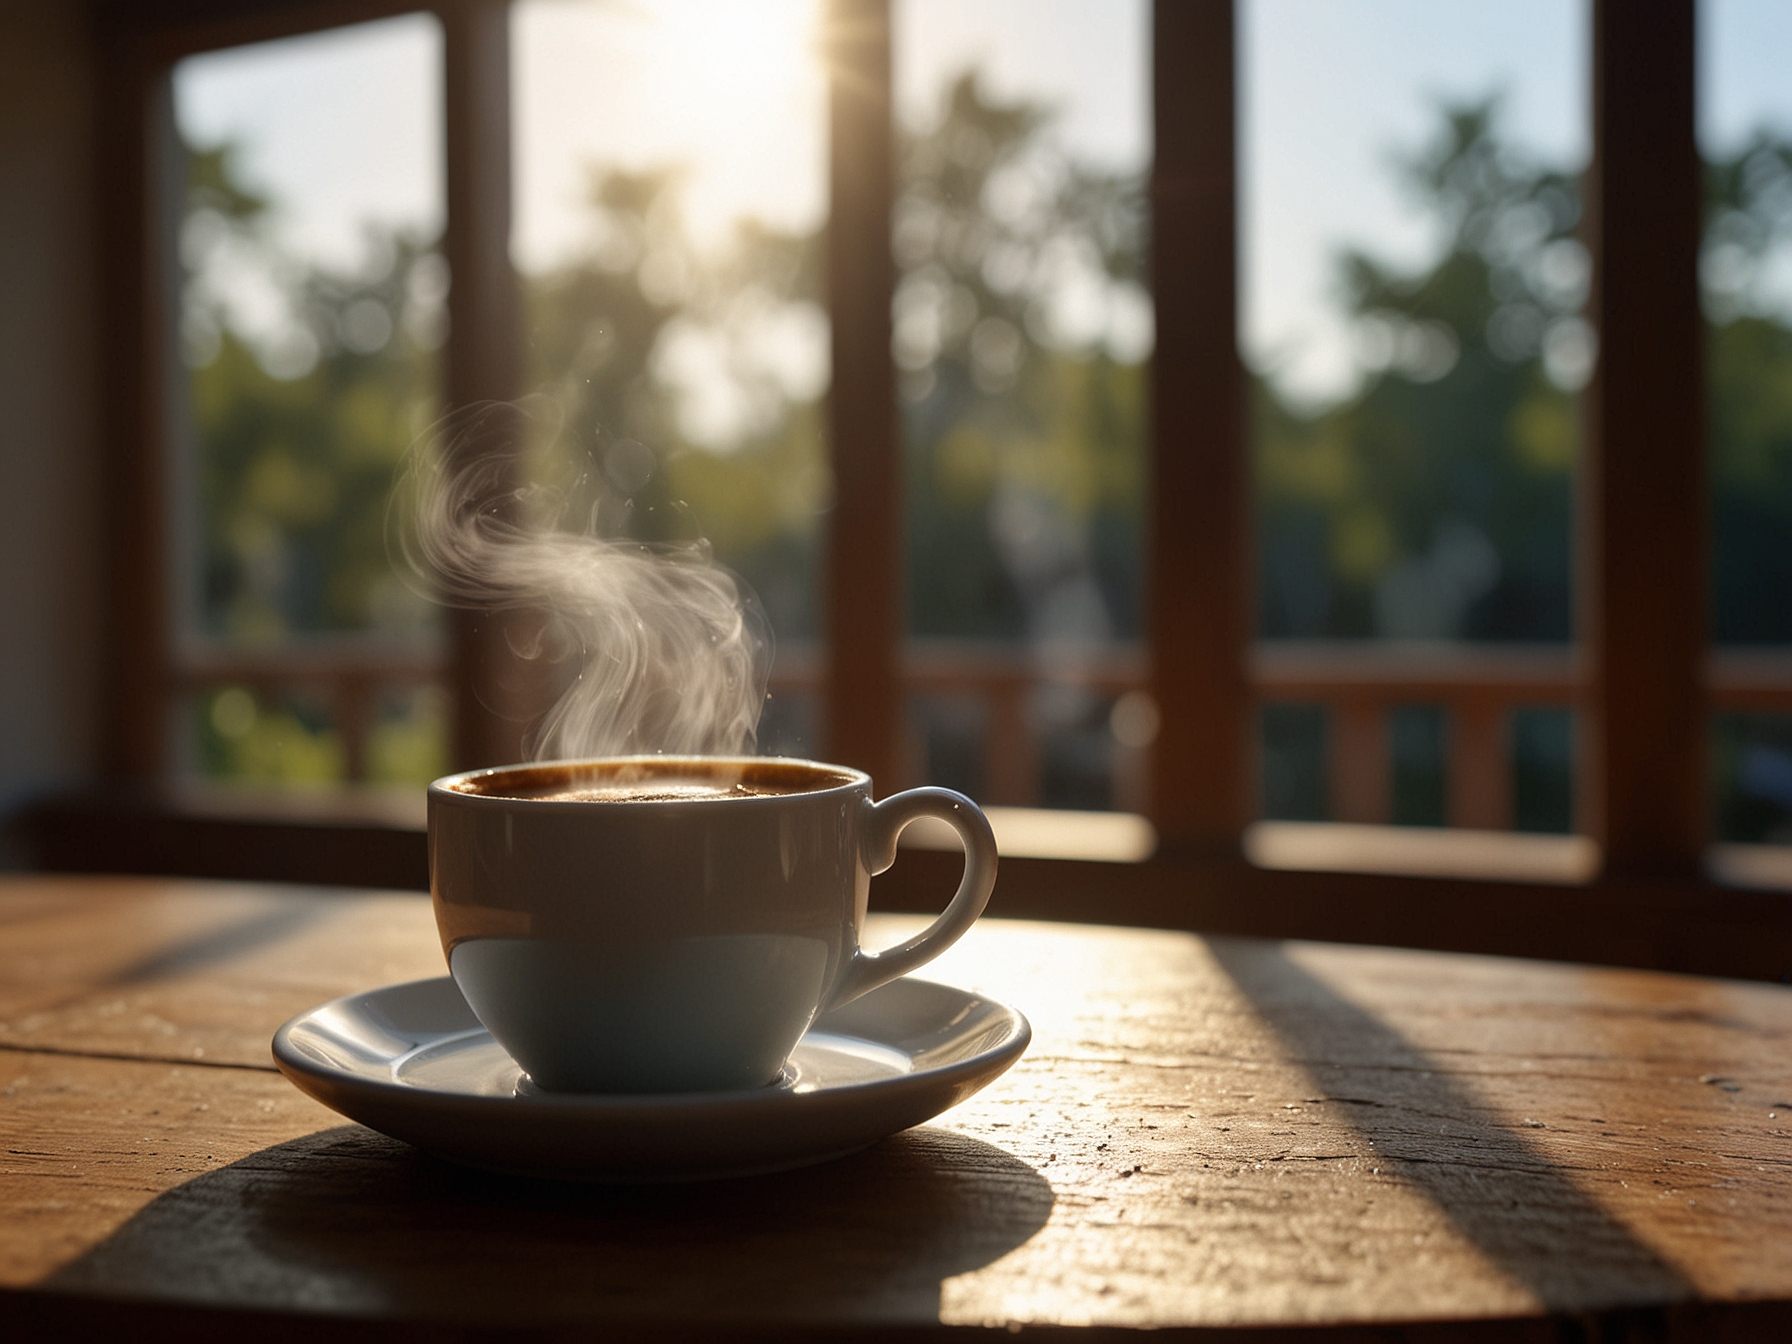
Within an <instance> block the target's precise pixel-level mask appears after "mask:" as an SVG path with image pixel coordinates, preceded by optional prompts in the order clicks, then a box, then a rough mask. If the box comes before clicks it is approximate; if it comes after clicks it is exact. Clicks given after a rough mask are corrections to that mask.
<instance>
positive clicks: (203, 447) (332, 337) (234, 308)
mask: <svg viewBox="0 0 1792 1344" xmlns="http://www.w3.org/2000/svg"><path fill="white" fill-rule="evenodd" d="M188 164H189V177H188V191H189V194H188V212H187V217H186V221H185V224H184V227H183V232H182V255H183V259H184V262H185V267H186V274H185V279H184V284H183V291H182V292H183V309H182V335H183V349H184V352H185V355H186V360H187V363H188V366H189V368H190V369H191V380H190V384H189V395H188V402H187V405H188V412H189V414H190V416H191V418H192V427H193V440H194V445H195V451H196V459H197V460H196V468H197V473H196V474H197V488H198V501H197V502H198V517H199V520H200V527H199V531H198V538H197V541H198V555H197V556H196V557H195V559H196V562H197V569H198V578H199V592H198V613H197V614H198V617H199V625H200V630H201V632H202V633H204V634H205V635H207V636H210V637H213V638H221V639H225V640H228V641H230V642H233V643H249V644H269V643H279V642H282V641H285V640H289V639H291V638H294V637H298V636H304V635H316V634H324V633H343V632H351V631H366V632H374V631H377V632H381V633H383V634H386V635H390V636H395V637H405V638H418V637H427V635H428V634H429V632H430V631H431V630H433V628H434V620H433V615H432V613H431V611H430V609H429V608H428V607H427V605H426V604H424V603H422V602H420V601H419V600H417V599H416V598H415V597H414V596H413V595H411V594H409V593H408V592H407V591H406V590H405V589H404V588H403V587H402V586H401V585H400V584H398V583H397V582H396V581H395V580H394V578H393V576H392V573H391V568H390V566H389V565H388V563H387V559H386V550H385V528H384V517H385V503H386V496H387V493H388V491H389V489H390V487H391V481H392V471H393V468H394V466H395V465H396V463H397V462H398V460H399V458H400V456H401V455H402V454H403V453H404V451H405V449H406V448H407V447H408V446H409V445H410V443H411V442H412V440H413V439H414V438H416V436H417V435H418V434H419V433H421V432H422V430H423V429H424V428H425V427H427V425H428V424H429V423H430V422H431V421H432V420H434V419H435V416H436V413H437V410H436V408H437V404H438V402H437V392H436V377H435V374H436V370H435V358H434V351H435V349H436V347H438V346H439V345H440V344H441V340H442V334H443V332H442V324H443V315H442V299H443V297H444V295H445V294H446V290H447V277H446V272H445V268H444V267H443V265H442V262H441V259H440V257H439V256H438V255H437V254H436V252H435V251H434V249H433V244H431V243H429V242H426V241H424V240H422V239H417V238H413V237H408V236H405V235H402V234H398V235H391V234H387V233H383V232H377V231H369V233H368V235H367V238H366V245H365V252H364V260H363V262H362V265H361V266H360V267H359V268H358V269H357V270H355V271H353V272H350V273H337V272H334V271H331V270H329V269H326V268H323V267H318V266H306V265H300V264H297V263H295V262H294V261H292V260H291V259H290V258H287V257H285V256H283V255H281V253H280V252H279V250H278V249H277V248H276V247H275V246H274V244H273V243H272V241H271V240H270V239H269V237H268V236H267V234H266V232H265V231H264V229H263V227H262V225H263V221H264V218H265V213H266V207H267V203H266V202H265V201H264V200H262V199H261V198H259V197H257V196H256V195H254V194H253V193H251V192H249V191H248V190H246V189H245V188H244V187H242V186H241V185H240V183H239V182H238V180H237V177H236V173H235V170H234V167H233V154H232V150H231V147H230V146H228V145H224V146H219V147H214V148H212V149H202V150H196V151H193V152H192V153H191V154H190V155H189V158H188ZM245 275H249V276H253V277H256V278H257V279H258V280H259V282H260V283H261V284H263V285H265V286H266V287H267V289H268V290H270V291H271V292H272V294H273V296H274V303H275V306H276V310H277V316H276V317H275V318H274V319H273V320H272V322H266V321H264V322H262V323H259V324H256V323H251V322H249V321H247V320H245V318H244V317H243V315H242V314H241V313H240V312H239V311H238V308H239V305H240V303H241V301H242V300H241V294H242V290H243V287H244V285H245V280H244V276H245ZM257 328H259V329H257ZM252 331H253V333H254V334H253V335H251V334H250V333H251V332H252Z"/></svg>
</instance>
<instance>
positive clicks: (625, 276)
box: [525, 169, 828, 637]
mask: <svg viewBox="0 0 1792 1344" xmlns="http://www.w3.org/2000/svg"><path fill="white" fill-rule="evenodd" d="M678 193H679V174H678V173H677V172H676V171H674V170H671V169H656V170H651V171H645V172H638V173H631V172H610V173H604V174H597V175H594V177H593V182H592V188H591V193H590V202H591V224H592V242H591V248H590V253H589V255H588V256H587V257H585V258H582V259H580V260H578V261H576V262H574V263H572V264H570V265H567V266H564V267H562V268H560V269H559V270H557V271H554V272H552V273H550V274H546V275H542V276H537V277H532V278H530V279H529V280H528V281H527V283H526V288H525V302H526V311H527V314H528V317H527V322H528V329H529V381H530V385H531V386H532V387H533V388H535V389H536V390H537V393H538V395H539V396H540V397H542V398H544V399H545V401H546V403H547V406H548V407H549V411H548V413H547V414H545V415H544V416H542V417H541V419H540V422H539V423H540V425H541V430H540V433H539V436H538V439H537V441H536V442H535V443H534V444H533V445H532V446H531V458H532V473H533V475H534V477H535V479H537V480H538V481H542V482H545V483H548V484H550V485H552V486H553V487H554V490H553V492H552V493H553V494H554V495H555V496H556V497H559V498H564V499H571V500H575V501H577V504H576V506H575V508H576V512H577V513H578V514H579V515H580V519H581V521H582V520H583V519H584V518H585V517H586V516H588V517H589V518H590V519H591V520H592V521H593V522H594V524H595V525H596V527H597V528H598V530H599V532H600V533H602V534H603V535H606V536H613V537H631V538H635V539H637V540H641V541H644V542H657V541H668V540H677V541H689V540H694V539H696V538H699V537H702V538H706V539H707V540H708V541H709V543H710V545H711V546H712V547H713V548H714V551H715V554H716V556H717V557H718V558H719V559H720V560H721V561H722V562H723V563H725V564H727V565H729V566H730V567H731V568H733V569H735V570H736V571H737V572H739V573H740V574H741V575H742V576H743V577H744V578H745V579H746V580H747V582H748V583H749V584H750V585H751V586H752V587H753V588H754V590H755V591H756V592H757V593H758V594H759V596H760V599H761V601H762V602H763V603H764V605H765V607H766V610H767V614H768V616H769V617H770V619H771V623H772V626H773V629H774V630H775V631H777V632H778V633H779V634H780V635H783V636H785V637H792V636H795V637H801V636H804V635H809V634H812V633H813V632H814V630H815V628H816V618H815V568H816V544H817V537H818V526H817V524H818V519H819V516H820V513H821V511H822V509H823V508H824V507H825V503H826V498H827V492H828V473H827V460H826V450H825V444H824V441H823V437H822V418H821V409H820V404H819V402H818V401H817V400H816V399H815V398H814V397H813V396H810V397H807V398H797V397H792V396H790V395H788V394H787V393H786V392H785V391H784V390H782V388H781V387H780V386H779V385H778V383H777V380H776V378H775V377H774V376H773V375H772V374H771V373H770V372H769V371H768V370H767V369H766V367H765V366H764V365H763V363H762V362H761V361H758V360H756V359H755V358H754V357H753V355H754V342H755V341H756V340H757V339H760V338H762V337H763V336H764V333H765V331H766V324H767V323H769V322H772V321H775V320H777V319H779V318H781V317H788V316H789V315H790V314H791V313H792V312H799V313H800V311H801V309H802V308H803V306H804V305H809V306H810V307H813V306H814V305H815V304H816V302H817V300H818V299H819V296H820V249H821V239H820V236H819V235H791V234H786V233H781V232H778V231H776V230H773V229H769V228H767V227H765V226H763V225H760V224H757V223H754V222H752V221H745V222H743V223H741V224H740V225H739V226H738V227H737V229H736V231H735V234H734V236H733V238H732V239H731V240H730V242H729V245H728V246H727V247H725V248H724V249H723V250H722V252H721V254H720V255H717V256H704V255H701V254H700V253H699V251H698V250H697V248H696V246H695V245H694V243H693V242H692V240H691V239H690V238H689V236H688V235H687V233H686V230H685V227H684V223H683V219H682V216H681V213H680V209H679V197H678ZM675 337H677V338H682V339H685V340H696V341H709V342H711V343H712V344H715V345H719V346H720V347H721V348H722V349H723V351H724V354H725V360H724V362H723V366H722V367H721V368H720V369H718V370H715V371H714V372H713V375H712V376H713V377H716V378H719V379H721V380H722V381H724V382H725V384H726V388H725V389H724V390H725V391H727V392H729V393H731V394H732V395H733V396H734V397H735V398H736V399H737V400H738V402H739V403H740V405H741V406H742V407H744V409H743V410H742V411H741V413H740V414H738V415H737V416H736V423H735V425H734V426H733V432H732V434H731V435H730V437H729V439H728V440H727V441H726V442H722V443H719V444H701V443H698V442H695V441H694V440H693V438H692V436H691V435H690V434H689V433H687V432H686V426H685V417H683V416H681V414H680V412H681V393H680V389H679V388H678V387H677V386H676V385H675V384H674V382H673V380H672V379H671V377H670V376H669V375H668V372H667V370H666V368H665V362H666V357H667V352H668V348H669V346H670V345H671V343H672V341H673V338H675Z"/></svg>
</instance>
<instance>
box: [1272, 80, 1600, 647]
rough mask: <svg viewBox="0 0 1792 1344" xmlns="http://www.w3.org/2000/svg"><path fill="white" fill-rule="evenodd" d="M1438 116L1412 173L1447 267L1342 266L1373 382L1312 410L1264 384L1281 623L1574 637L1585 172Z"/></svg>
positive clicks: (1275, 616)
mask: <svg viewBox="0 0 1792 1344" xmlns="http://www.w3.org/2000/svg"><path fill="white" fill-rule="evenodd" d="M1495 114H1496V105H1495V104H1494V102H1493V101H1492V100H1488V101H1484V102H1480V103H1475V104H1468V105H1463V106H1453V107H1446V108H1445V109H1444V115H1443V125H1442V127H1441V128H1440V132H1439V134H1438V135H1437V137H1436V138H1435V139H1434V140H1433V142H1432V143H1431V144H1430V145H1428V146H1427V147H1426V148H1425V149H1424V150H1423V151H1421V152H1420V153H1418V154H1416V155H1414V156H1412V157H1411V158H1409V159H1408V160H1407V161H1406V162H1405V163H1404V164H1403V165H1402V172H1403V176H1404V178H1405V181H1406V184H1407V186H1408V187H1409V188H1410V189H1411V190H1412V191H1413V193H1414V195H1415V196H1416V198H1417V200H1418V202H1419V204H1420V205H1421V206H1422V207H1423V209H1424V210H1425V212H1426V214H1427V215H1428V216H1429V217H1430V218H1431V219H1432V220H1433V221H1434V222H1435V224H1436V226H1437V228H1438V230H1439V232H1440V234H1441V236H1442V246H1441V248H1440V255H1439V257H1438V259H1437V260H1436V261H1435V262H1434V263H1432V264H1430V265H1428V266H1423V267H1417V268H1405V269H1403V268H1399V267H1395V266H1392V265H1389V264H1387V263H1384V262H1380V261H1377V260H1375V259H1374V258H1373V257H1371V256H1369V255H1367V254H1365V253H1363V252H1360V251H1355V250H1347V251H1346V252H1344V253H1343V254H1342V255H1341V257H1340V266H1339V269H1340V280H1341V285H1340V289H1341V294H1342V301H1343V303H1344V305H1345V307H1346V310H1347V311H1348V313H1349V315H1350V317H1351V318H1352V320H1353V323H1354V327H1355V332H1356V338H1357V357H1358V360H1359V363H1360V364H1361V366H1362V368H1363V369H1364V372H1365V380H1364V382H1363V384H1362V386H1361V388H1360V390H1359V391H1358V392H1357V393H1356V394H1355V395H1354V396H1353V397H1351V398H1349V399H1348V400H1346V401H1345V402H1344V403H1343V404H1341V405H1338V406H1336V407H1333V408H1329V409H1326V410H1324V411H1321V412H1319V413H1316V414H1315V413H1308V414H1302V413H1301V412H1299V411H1297V410H1296V409H1295V408H1293V407H1292V406H1291V405H1290V404H1289V403H1288V402H1286V401H1285V400H1284V399H1282V398H1281V397H1280V396H1278V395H1277V392H1276V390H1275V387H1274V385H1273V383H1272V382H1270V381H1268V380H1264V381H1262V382H1261V383H1260V384H1259V386H1258V391H1257V414H1256V423H1257V448H1256V453H1257V473H1258V490H1259V510H1260V513H1259V527H1260V546H1261V572H1262V586H1261V593H1262V618H1261V619H1262V630H1263V633H1264V634H1265V635H1268V636H1272V637H1273V636H1302V637H1315V636H1367V635H1393V636H1405V637H1429V638H1442V637H1468V638H1482V639H1546V640H1559V639H1566V638H1568V636H1569V630H1570V608H1569V544H1570V543H1569V537H1570V528H1569V516H1568V510H1569V478H1570V469H1571V467H1572V464H1573V459H1574V450H1575V440H1576V430H1575V420H1574V410H1573V403H1572V398H1571V393H1572V392H1573V391H1574V390H1576V389H1577V388H1578V387H1579V386H1581V385H1582V384H1583V383H1584V381H1585V379H1586V377H1587V375H1588V373H1589V371H1590V369H1591V363H1592V334H1591V331H1590V330H1589V328H1588V327H1587V326H1586V324H1585V323H1584V322H1583V321H1582V320H1581V319H1580V318H1579V317H1578V316H1577V313H1578V309H1579V307H1580V304H1581V302H1582V299H1583V298H1584V296H1585V292H1586V284H1587V278H1588V264H1587V259H1586V254H1585V251H1584V249H1583V248H1582V247H1581V245H1580V243H1579V242H1577V241H1576V240H1575V238H1574V236H1573V230H1574V227H1575V224H1576V222H1577V220H1578V217H1579V206H1578V204H1577V200H1576V194H1575V190H1574V184H1573V182H1572V181H1571V180H1570V179H1568V178H1567V177H1566V176H1564V175H1563V174H1561V173H1559V172H1556V171H1553V170H1550V169H1547V168H1543V167H1540V166H1537V165H1534V164H1531V163H1528V162H1527V161H1526V160H1524V159H1523V158H1522V157H1521V156H1519V155H1518V154H1516V153H1515V152H1514V151H1513V150H1512V149H1511V148H1510V147H1508V146H1505V145H1503V144H1502V143H1501V142H1500V140H1499V138H1498V137H1497V135H1496V115H1495Z"/></svg>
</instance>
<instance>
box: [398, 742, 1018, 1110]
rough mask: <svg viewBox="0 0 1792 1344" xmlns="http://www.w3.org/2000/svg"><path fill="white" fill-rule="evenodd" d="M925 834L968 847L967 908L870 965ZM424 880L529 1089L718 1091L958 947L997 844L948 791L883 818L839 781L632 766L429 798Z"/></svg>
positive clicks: (478, 776)
mask: <svg viewBox="0 0 1792 1344" xmlns="http://www.w3.org/2000/svg"><path fill="white" fill-rule="evenodd" d="M544 795H557V796H544ZM923 816H932V817H938V818H940V819H941V820H943V821H945V822H946V823H947V824H948V825H950V826H951V827H952V828H953V829H954V830H956V831H957V832H958V835H959V838H960V839H961V840H962V841H963V843H964V847H965V869H964V877H963V879H962V880H961V881H960V883H959V886H958V891H957V894H955V895H954V896H953V897H952V900H951V902H950V903H949V904H948V905H947V906H946V909H945V911H944V913H942V914H941V915H940V917H939V918H938V919H936V920H935V921H934V922H933V923H932V924H931V925H929V926H928V927H927V928H926V929H925V930H924V931H923V932H921V933H920V934H918V935H917V936H915V937H913V938H911V939H909V940H908V941H907V942H905V943H903V944H901V945H900V946H899V947H895V948H892V949H890V950H889V951H887V952H882V953H878V954H876V955H873V954H870V953H867V952H864V951H863V950H861V949H860V947H859V933H860V930H861V928H862V927H863V924H864V918H865V911H866V902H867V895H868V888H869V885H870V880H871V876H872V874H874V873H880V872H882V871H883V870H884V869H886V868H888V867H889V866H890V864H891V863H892V862H893V861H894V860H895V857H896V838H897V836H898V834H899V833H900V832H901V831H902V829H903V827H905V826H907V825H908V824H909V823H910V822H911V821H914V820H916V819H917V818H919V817H923ZM429 867H430V891H431V894H432V896H433V898H434V902H435V912H436V925H437V928H438V930H439V931H440V933H441V936H442V950H443V952H444V953H445V954H446V955H447V958H448V966H449V970H450V972H451V973H452V974H453V976H454V980H455V983H456V984H457V985H458V986H459V987H460V990H461V993H462V994H463V995H465V996H466V1000H467V1002H468V1004H469V1005H470V1006H471V1007H472V1009H473V1012H474V1013H475V1014H476V1015H477V1016H478V1018H479V1020H480V1022H481V1023H483V1024H484V1025H485V1027H486V1029H487V1030H488V1031H490V1032H491V1034H492V1036H493V1037H494V1038H495V1039H496V1040H497V1041H498V1043H499V1044H500V1045H502V1046H503V1047H504V1048H505V1049H506V1050H508V1051H509V1052H510V1053H511V1055H512V1056H513V1057H514V1058H515V1059H516V1061H517V1062H518V1063H519V1064H520V1065H521V1066H522V1067H523V1069H524V1070H525V1071H526V1072H527V1073H528V1074H529V1076H530V1078H531V1079H532V1080H533V1081H534V1083H535V1084H536V1085H537V1086H538V1087H540V1088H542V1089H543V1090H546V1091H555V1092H683V1091H710V1090H717V1091H720V1090H733V1089H739V1088H747V1087H756V1086H762V1085H765V1084H768V1083H771V1082H774V1081H776V1080H777V1078H778V1077H779V1076H780V1074H781V1072H782V1070H783V1066H784V1062H785V1060H786V1059H787V1058H788V1057H789V1055H790V1052H791V1050H792V1049H793V1048H794V1047H795V1045H796V1043H797V1041H798V1039H799V1038H800V1037H801V1036H802V1034H803V1032H804V1031H806V1030H807V1029H808V1027H809V1025H810V1023H811V1022H813V1021H814V1019H815V1016H816V1014H817V1012H819V1011H823V1010H825V1009H828V1008H832V1007H836V1006H838V1005H840V1004H843V1003H847V1002H850V1001H851V1000H853V999H855V998H858V997H859V996H860V995H861V994H864V993H866V992H867V991H869V990H872V989H875V988H877V986H879V985H882V984H885V983H887V982H889V981H891V980H894V979H896V978H897V977H898V976H901V975H906V974H907V973H908V972H910V971H912V970H914V969H915V968H916V967H918V966H920V965H921V964H922V963H923V962H926V961H929V960H931V959H932V958H933V957H935V956H938V955H939V953H941V952H943V951H944V950H945V949H946V948H947V947H949V946H951V944H952V943H953V942H955V941H956V940H957V939H958V938H959V937H960V936H961V935H963V933H964V932H965V930H966V929H968V928H969V927H970V926H971V924H972V923H973V922H974V921H975V920H976V918H977V916H978V915H980V914H981V913H982V912H983V908H984V906H985V905H986V904H987V903H988V901H989V894H990V890H991V888H992V887H993V886H994V885H995V875H996V845H995V837H994V835H993V834H992V833H991V831H990V829H989V822H988V821H987V820H986V819H985V818H984V816H983V814H982V813H981V812H980V811H978V809H977V806H976V804H974V803H972V802H971V800H970V799H968V798H966V797H964V796H963V795H962V794H957V793H953V792H951V791H950V790H947V789H933V788H928V789H911V790H909V791H908V792H906V793H899V794H896V795H895V796H894V797H890V798H886V799H884V800H883V801H882V802H877V803H874V802H872V800H871V779H870V777H869V776H868V775H865V774H863V773H861V772H859V771H857V770H849V769H846V768H844V767H842V766H834V765H823V764H819V763H817V762H814V761H800V760H790V759H784V758H778V757H665V756H637V757H615V758H608V759H601V760H590V761H561V762H550V763H546V764H542V765H528V766H506V767H500V768H498V769H492V770H476V771H472V772H469V773H466V774H460V775H450V776H448V777H447V778H445V779H439V780H437V781H436V782H435V783H434V784H431V785H430V787H429Z"/></svg>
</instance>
